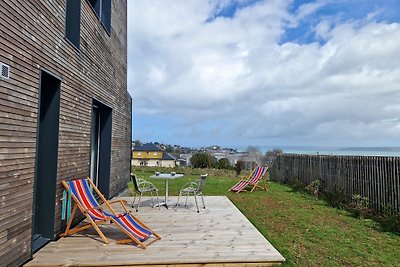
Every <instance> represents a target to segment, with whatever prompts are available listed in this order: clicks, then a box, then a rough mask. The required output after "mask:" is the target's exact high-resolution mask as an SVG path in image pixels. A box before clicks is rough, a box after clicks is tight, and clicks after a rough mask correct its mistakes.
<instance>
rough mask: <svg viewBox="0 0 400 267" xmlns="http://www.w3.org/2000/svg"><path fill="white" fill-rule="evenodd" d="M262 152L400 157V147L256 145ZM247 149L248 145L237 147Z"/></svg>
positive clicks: (239, 149) (241, 149) (240, 149)
mask: <svg viewBox="0 0 400 267" xmlns="http://www.w3.org/2000/svg"><path fill="white" fill-rule="evenodd" d="M255 147H257V148H258V149H259V150H260V151H261V152H262V153H265V152H267V151H272V150H273V149H281V150H282V151H283V153H287V154H304V155H335V156H381V157H400V147H317V146H255ZM235 148H236V149H237V150H238V151H246V149H247V147H245V146H240V147H235Z"/></svg>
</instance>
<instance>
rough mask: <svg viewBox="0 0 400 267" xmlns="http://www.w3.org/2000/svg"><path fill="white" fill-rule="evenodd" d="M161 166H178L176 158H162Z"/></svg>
mask: <svg viewBox="0 0 400 267" xmlns="http://www.w3.org/2000/svg"><path fill="white" fill-rule="evenodd" d="M161 167H167V168H173V167H176V164H175V160H162V161H161Z"/></svg>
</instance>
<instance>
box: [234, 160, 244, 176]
mask: <svg viewBox="0 0 400 267" xmlns="http://www.w3.org/2000/svg"><path fill="white" fill-rule="evenodd" d="M243 169H244V162H243V161H241V160H238V161H237V162H236V164H235V171H236V175H240V173H241V172H242V170H243Z"/></svg>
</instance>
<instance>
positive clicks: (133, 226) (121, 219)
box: [61, 178, 160, 249]
mask: <svg viewBox="0 0 400 267" xmlns="http://www.w3.org/2000/svg"><path fill="white" fill-rule="evenodd" d="M62 184H63V185H64V187H65V188H66V190H67V191H69V192H70V193H71V197H72V199H73V200H74V202H75V205H74V207H73V209H72V213H71V217H70V219H69V221H68V223H67V227H66V229H65V231H64V233H63V234H61V236H68V235H72V234H75V233H77V232H80V231H82V230H85V229H88V228H91V227H93V228H94V229H95V230H96V232H97V233H98V234H99V235H100V237H101V238H102V239H103V241H104V243H106V244H108V243H109V241H108V239H107V238H106V236H105V235H104V234H103V232H102V231H101V230H100V228H99V225H100V224H104V223H108V224H110V223H114V224H115V225H116V226H118V228H119V229H120V230H122V232H124V233H125V234H126V235H127V236H128V238H127V239H123V240H118V241H117V243H118V244H125V243H131V242H133V243H136V244H138V245H139V246H140V247H141V248H144V249H145V248H146V246H147V245H150V244H151V243H153V242H154V241H157V240H159V239H160V236H159V235H157V234H156V233H155V232H153V231H152V230H150V228H149V227H147V226H146V225H145V224H144V223H142V222H141V221H140V220H139V219H138V218H136V217H135V216H134V215H133V214H132V213H130V211H128V210H127V208H126V206H125V204H126V201H124V200H116V201H107V200H106V199H105V197H104V196H103V195H102V194H101V192H100V191H99V190H98V189H97V187H96V186H95V184H94V183H93V182H92V180H91V179H90V178H85V179H77V180H70V181H67V182H66V181H62ZM92 189H93V192H96V194H97V195H98V196H99V198H100V201H99V202H100V203H102V204H103V205H100V204H99V202H98V201H97V200H96V198H95V197H94V195H93V193H92ZM113 203H120V205H121V206H122V208H123V209H124V211H125V212H124V213H122V214H118V213H116V212H115V210H114V209H113V207H112V206H111V204H113ZM104 206H105V207H106V208H107V210H108V212H107V211H106V210H105V209H104V208H105V207H104ZM77 209H79V210H80V211H81V212H82V214H83V215H85V217H86V219H87V220H88V222H89V223H87V224H85V225H83V226H79V227H75V228H73V229H71V224H72V221H73V219H74V216H75V213H76V211H77ZM150 238H152V240H151V241H150V242H147V244H144V241H147V240H150Z"/></svg>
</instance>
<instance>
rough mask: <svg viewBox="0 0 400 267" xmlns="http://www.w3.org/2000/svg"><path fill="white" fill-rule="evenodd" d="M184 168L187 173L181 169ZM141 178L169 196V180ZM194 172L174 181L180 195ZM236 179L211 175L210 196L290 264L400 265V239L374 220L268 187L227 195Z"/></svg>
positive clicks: (207, 189)
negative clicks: (223, 199)
mask: <svg viewBox="0 0 400 267" xmlns="http://www.w3.org/2000/svg"><path fill="white" fill-rule="evenodd" d="M182 170H184V169H182ZM135 173H136V174H137V175H138V176H139V178H145V179H147V180H150V181H151V182H153V183H154V184H155V185H156V186H157V188H159V189H160V191H161V192H160V194H161V195H163V194H164V190H165V181H164V180H156V179H149V178H148V177H149V176H150V175H152V174H153V172H150V171H146V170H145V169H138V170H135ZM199 174H201V170H198V174H196V173H195V172H194V173H193V171H192V174H189V175H185V176H184V178H179V179H176V180H173V181H171V182H170V183H169V186H170V187H169V193H170V195H177V193H178V190H179V189H180V188H181V187H182V186H183V184H185V183H186V182H188V181H190V180H192V179H195V178H199ZM236 180H237V178H236V179H235V178H226V177H221V176H212V175H210V176H209V177H208V179H207V184H206V187H205V191H204V194H205V195H226V196H227V197H228V198H229V199H230V200H231V201H232V202H233V203H234V204H235V205H236V206H237V207H238V208H239V209H240V210H241V212H242V213H243V214H244V215H245V216H246V217H247V218H248V219H249V220H250V221H251V222H252V223H253V224H254V225H255V226H256V227H257V229H258V230H259V231H260V232H261V233H262V234H263V235H264V236H265V237H266V238H267V239H268V240H269V241H270V242H271V243H272V245H273V246H274V247H275V248H276V249H277V250H278V251H279V252H280V253H281V254H282V255H283V256H284V257H285V258H286V261H287V262H286V263H285V265H288V266H295V265H300V266H400V236H399V235H398V234H395V233H391V232H384V231H383V230H382V229H381V228H380V226H379V224H378V223H376V222H375V221H373V220H370V219H357V218H354V217H353V216H352V215H351V213H349V212H347V211H344V210H339V209H336V208H332V207H330V206H329V205H328V203H326V202H325V201H323V200H318V199H315V198H314V197H312V196H310V195H308V194H306V193H303V192H297V191H293V190H292V189H291V188H290V187H288V186H285V185H280V184H277V183H272V182H269V183H268V187H269V190H268V191H267V192H263V191H255V192H253V193H248V192H246V193H240V194H236V193H232V192H227V190H228V189H229V187H230V186H232V184H233V183H234V182H235V181H236Z"/></svg>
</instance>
